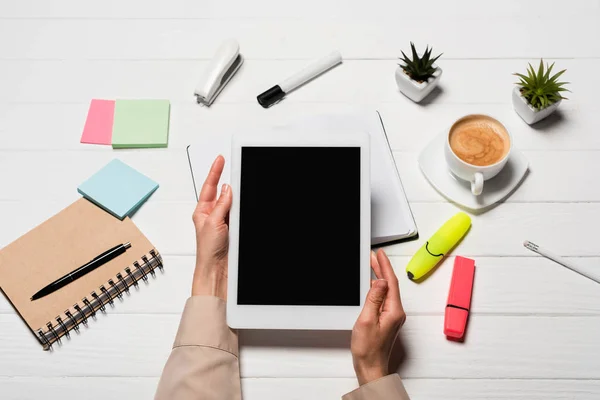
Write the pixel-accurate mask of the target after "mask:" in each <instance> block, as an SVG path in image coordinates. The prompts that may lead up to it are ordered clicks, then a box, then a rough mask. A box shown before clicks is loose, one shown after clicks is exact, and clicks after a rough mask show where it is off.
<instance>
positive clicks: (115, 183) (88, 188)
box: [77, 159, 158, 219]
mask: <svg viewBox="0 0 600 400" xmlns="http://www.w3.org/2000/svg"><path fill="white" fill-rule="evenodd" d="M156 189H158V183H156V182H154V181H153V180H152V179H150V178H148V177H147V176H145V175H143V174H141V173H139V172H138V171H136V170H135V169H133V168H131V167H130V166H128V165H127V164H125V163H124V162H122V161H121V160H117V159H115V160H112V161H111V162H109V163H108V164H107V165H105V166H104V167H103V168H102V169H101V170H100V171H98V172H96V173H95V174H94V175H92V177H91V178H89V179H88V180H87V181H85V182H83V183H82V184H81V185H80V186H79V187H78V188H77V191H78V192H79V193H81V194H82V195H83V196H84V197H85V198H86V199H88V200H90V201H91V202H93V203H95V204H97V205H98V206H100V207H102V208H103V209H105V210H106V211H108V212H109V213H111V214H112V215H114V216H115V217H117V218H119V219H123V218H125V217H127V216H130V215H131V214H133V213H134V212H135V211H136V210H137V209H138V208H139V207H140V206H141V205H142V203H144V201H146V200H147V199H148V197H150V195H151V194H152V193H154V191H155V190H156Z"/></svg>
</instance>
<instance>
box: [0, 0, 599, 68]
mask: <svg viewBox="0 0 600 400" xmlns="http://www.w3.org/2000/svg"><path fill="white" fill-rule="evenodd" d="M397 12H400V10H397ZM444 20H446V21H447V19H446V17H445V16H439V17H437V18H432V17H431V16H429V15H426V16H420V15H413V16H412V17H411V18H405V19H403V20H402V23H398V19H397V17H396V18H393V16H391V15H390V16H388V17H387V18H377V17H375V18H371V19H366V18H362V17H356V18H347V19H341V20H319V19H312V20H309V21H310V29H308V26H307V21H306V20H304V19H296V18H294V19H279V18H249V19H227V18H223V19H220V18H214V19H212V18H211V19H205V20H202V22H201V23H199V22H198V21H196V20H140V19H131V20H118V19H112V20H96V19H87V20H77V19H76V20H69V19H67V20H37V19H36V20H30V19H22V20H11V19H7V20H4V21H3V22H2V25H0V36H6V35H8V34H14V33H15V32H18V33H19V38H20V40H19V41H18V42H16V41H7V42H6V43H5V44H4V45H3V48H4V52H3V54H2V57H3V58H5V59H13V58H23V57H27V58H34V59H55V60H57V59H58V60H60V59H74V58H77V59H80V58H84V59H147V58H151V59H165V58H168V59H198V58H202V59H209V58H210V57H212V55H213V54H214V52H215V50H216V47H217V46H218V43H219V40H222V38H226V37H236V38H239V41H240V44H241V46H242V48H243V52H244V55H245V56H246V57H247V59H249V60H257V59H263V60H264V59H270V60H272V59H277V60H289V59H311V58H316V57H319V56H322V55H325V54H327V53H328V52H330V51H331V49H335V48H337V49H338V50H340V51H341V53H342V54H343V55H344V57H346V58H348V59H373V58H389V57H390V55H396V54H397V53H398V52H399V48H400V47H401V46H407V42H408V41H409V40H413V41H415V42H417V43H430V44H432V45H434V46H435V47H437V48H439V49H440V50H441V49H443V51H444V52H445V54H446V57H447V58H509V57H520V58H522V57H534V58H535V57H547V58H548V57H561V58H572V57H581V58H590V57H598V56H600V43H598V42H595V41H593V40H589V38H594V37H598V36H600V26H599V25H598V23H597V22H598V16H597V15H593V14H591V15H586V14H581V15H577V16H573V17H571V18H570V19H569V31H568V32H569V33H568V34H564V32H563V31H562V30H561V29H547V28H548V26H554V25H557V24H560V23H561V22H564V21H563V18H562V17H561V16H552V17H545V18H543V19H541V18H531V16H529V15H518V16H512V17H510V18H496V17H494V16H491V15H490V16H488V17H487V18H472V17H471V18H469V17H465V16H462V15H456V16H454V18H453V19H452V24H453V25H454V26H461V27H462V29H448V28H449V26H448V22H446V23H444V22H443V21H444ZM423 24H426V25H427V29H422V26H423ZM509 26H510V28H509ZM73 32H77V33H78V34H77V35H73V34H72V33H73ZM273 32H277V34H276V35H274V34H273ZM473 32H477V34H473ZM531 32H543V35H541V36H540V40H535V41H533V40H531V41H529V40H523V39H524V38H526V37H528V36H529V35H530V34H531ZM499 33H502V34H499ZM401 38H405V39H404V40H402V39H401ZM517 42H519V45H515V43H517ZM56 43H61V45H60V46H57V45H56ZM199 43H203V44H204V45H200V44H199ZM374 43H376V44H377V45H373V44H374Z"/></svg>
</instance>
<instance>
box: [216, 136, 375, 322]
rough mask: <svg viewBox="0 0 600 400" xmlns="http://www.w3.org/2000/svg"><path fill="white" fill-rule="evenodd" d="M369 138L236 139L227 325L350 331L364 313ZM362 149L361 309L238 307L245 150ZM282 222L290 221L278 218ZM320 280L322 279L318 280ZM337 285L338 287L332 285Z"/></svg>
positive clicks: (368, 240) (368, 268)
mask: <svg viewBox="0 0 600 400" xmlns="http://www.w3.org/2000/svg"><path fill="white" fill-rule="evenodd" d="M369 141H370V138H369V135H368V134H366V133H362V132H359V131H357V132H348V133H346V134H344V135H340V134H339V133H333V134H332V133H328V132H327V131H320V132H314V131H313V132H309V133H307V132H305V131H293V130H289V129H286V130H273V131H270V132H264V133H261V134H239V135H234V137H233V140H232V157H231V187H232V190H233V204H232V207H231V212H230V217H229V271H228V287H227V324H228V325H229V326H230V327H232V328H236V329H323V330H351V329H352V327H353V326H354V323H355V322H356V318H357V317H358V314H359V313H360V311H361V310H362V307H363V305H364V302H365V298H366V295H367V292H368V291H369V287H370V283H371V266H370V244H371V204H370V198H371V185H370V165H371V163H370V148H369ZM249 146H254V147H302V146H305V147H349V146H350V147H359V148H360V150H361V151H360V164H361V172H360V173H361V179H360V188H361V190H360V225H361V228H360V304H359V305H358V306H272V305H239V304H237V288H238V249H239V221H240V218H239V202H240V179H241V155H242V147H249ZM278 218H282V219H283V218H285V217H284V216H278ZM315 279H318V276H315ZM332 284H335V282H332Z"/></svg>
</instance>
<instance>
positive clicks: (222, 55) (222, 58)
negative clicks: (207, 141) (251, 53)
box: [194, 39, 244, 106]
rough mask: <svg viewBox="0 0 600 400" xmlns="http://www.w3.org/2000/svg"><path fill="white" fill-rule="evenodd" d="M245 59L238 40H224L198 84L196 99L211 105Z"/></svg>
mask: <svg viewBox="0 0 600 400" xmlns="http://www.w3.org/2000/svg"><path fill="white" fill-rule="evenodd" d="M243 61H244V59H243V57H242V55H241V54H240V45H239V44H238V42H237V41H235V40H234V39H227V40H226V41H225V42H223V43H222V44H221V46H220V47H219V49H218V50H217V52H216V53H215V56H214V57H213V59H212V60H211V61H210V63H209V64H208V66H207V68H206V71H205V72H204V76H203V78H202V81H201V82H200V83H199V84H198V86H196V90H195V91H194V94H195V95H196V101H197V102H198V103H199V104H204V105H206V106H210V105H211V104H212V102H213V101H214V100H215V98H216V97H217V95H218V94H219V93H220V92H221V90H222V89H223V87H225V85H226V84H227V82H229V80H230V79H231V77H232V76H233V75H235V73H236V72H237V70H238V69H240V66H241V65H242V62H243Z"/></svg>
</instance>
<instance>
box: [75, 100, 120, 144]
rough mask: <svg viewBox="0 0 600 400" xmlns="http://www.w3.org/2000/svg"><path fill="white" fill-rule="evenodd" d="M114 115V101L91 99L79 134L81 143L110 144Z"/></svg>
mask: <svg viewBox="0 0 600 400" xmlns="http://www.w3.org/2000/svg"><path fill="white" fill-rule="evenodd" d="M114 114H115V101H114V100H98V99H92V102H91V103H90V109H89V111H88V115H87V119H86V120H85V126H84V127H83V133H82V134H81V143H90V144H111V140H112V128H113V117H114Z"/></svg>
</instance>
